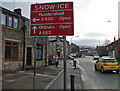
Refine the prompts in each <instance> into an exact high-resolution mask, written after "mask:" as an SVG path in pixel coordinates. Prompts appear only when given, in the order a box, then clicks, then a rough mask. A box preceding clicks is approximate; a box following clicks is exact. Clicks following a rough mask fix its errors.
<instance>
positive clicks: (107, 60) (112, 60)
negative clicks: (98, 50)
mask: <svg viewBox="0 0 120 91" xmlns="http://www.w3.org/2000/svg"><path fill="white" fill-rule="evenodd" d="M102 62H117V61H116V60H114V59H103V60H102Z"/></svg>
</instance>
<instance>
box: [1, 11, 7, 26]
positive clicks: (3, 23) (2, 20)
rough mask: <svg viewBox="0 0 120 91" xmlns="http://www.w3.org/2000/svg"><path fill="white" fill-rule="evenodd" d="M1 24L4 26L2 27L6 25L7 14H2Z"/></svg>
mask: <svg viewBox="0 0 120 91" xmlns="http://www.w3.org/2000/svg"><path fill="white" fill-rule="evenodd" d="M1 24H2V25H6V14H3V13H2V17H1Z"/></svg>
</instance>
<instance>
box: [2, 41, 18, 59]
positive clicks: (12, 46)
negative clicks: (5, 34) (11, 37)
mask: <svg viewBox="0 0 120 91" xmlns="http://www.w3.org/2000/svg"><path fill="white" fill-rule="evenodd" d="M7 42H10V43H11V45H8V44H6V43H7ZM13 43H17V45H13ZM6 46H10V47H11V49H10V50H11V55H10V59H6V58H5V61H18V57H19V54H18V53H19V42H16V41H5V51H6ZM14 47H17V48H18V50H17V58H16V59H13V58H12V56H13V54H12V53H13V52H12V51H13V50H12V49H13V48H14ZM4 55H6V54H5V53H4Z"/></svg>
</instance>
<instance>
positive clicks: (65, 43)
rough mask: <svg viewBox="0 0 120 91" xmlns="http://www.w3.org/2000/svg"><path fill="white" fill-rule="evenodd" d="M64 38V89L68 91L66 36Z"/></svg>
mask: <svg viewBox="0 0 120 91" xmlns="http://www.w3.org/2000/svg"><path fill="white" fill-rule="evenodd" d="M63 39H64V91H66V36H63Z"/></svg>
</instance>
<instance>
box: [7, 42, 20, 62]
mask: <svg viewBox="0 0 120 91" xmlns="http://www.w3.org/2000/svg"><path fill="white" fill-rule="evenodd" d="M18 46H19V45H18V42H13V41H6V44H5V60H7V61H17V60H18Z"/></svg>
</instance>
